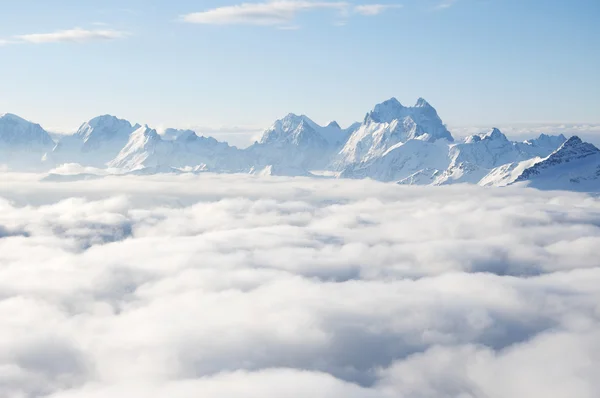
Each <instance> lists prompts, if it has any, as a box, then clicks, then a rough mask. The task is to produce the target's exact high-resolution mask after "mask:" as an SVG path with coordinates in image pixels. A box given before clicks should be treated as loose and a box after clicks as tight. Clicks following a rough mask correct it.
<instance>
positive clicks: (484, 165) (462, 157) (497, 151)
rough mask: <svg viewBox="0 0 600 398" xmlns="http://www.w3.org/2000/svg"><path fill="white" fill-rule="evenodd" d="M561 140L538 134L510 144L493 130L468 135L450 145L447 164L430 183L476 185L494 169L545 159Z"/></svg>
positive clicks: (500, 133) (499, 133) (499, 132)
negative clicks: (510, 164) (533, 137)
mask: <svg viewBox="0 0 600 398" xmlns="http://www.w3.org/2000/svg"><path fill="white" fill-rule="evenodd" d="M564 141H565V137H564V136H548V135H541V136H540V137H539V138H537V139H534V140H530V141H525V142H514V141H509V140H508V138H506V136H505V135H504V134H502V132H501V131H500V130H498V129H496V128H494V129H492V130H490V131H489V132H486V133H483V134H478V135H472V136H470V137H467V138H466V139H465V141H464V142H462V143H458V144H455V145H452V146H451V148H450V151H449V156H450V165H449V167H448V169H447V170H446V171H445V172H444V173H442V174H441V175H440V176H439V177H438V178H436V180H435V182H434V184H435V185H444V184H455V183H470V184H476V183H478V182H479V181H480V180H481V179H482V178H483V177H485V176H486V175H487V174H489V173H490V172H491V171H492V170H493V169H494V168H496V167H499V166H501V165H504V164H508V163H515V162H520V161H524V160H527V159H531V158H534V157H545V156H548V155H549V154H550V153H552V152H553V151H555V150H556V149H557V148H558V147H559V146H560V145H561V144H562V143H563V142H564Z"/></svg>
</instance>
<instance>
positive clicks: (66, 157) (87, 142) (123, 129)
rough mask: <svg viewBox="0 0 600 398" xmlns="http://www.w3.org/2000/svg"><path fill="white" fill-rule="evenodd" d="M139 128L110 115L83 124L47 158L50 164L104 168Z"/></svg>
mask: <svg viewBox="0 0 600 398" xmlns="http://www.w3.org/2000/svg"><path fill="white" fill-rule="evenodd" d="M139 128H140V125H139V124H136V125H132V124H131V123H130V122H128V121H127V120H123V119H119V118H117V117H115V116H111V115H103V116H98V117H95V118H93V119H91V120H90V121H88V122H86V123H83V124H82V125H81V127H79V129H78V130H77V132H76V133H75V134H73V135H70V136H65V137H64V138H63V139H62V140H60V141H59V142H58V144H57V145H56V147H55V148H54V150H53V151H52V153H51V154H50V155H49V162H51V163H54V164H61V163H80V164H86V165H89V166H94V167H103V166H106V164H108V162H110V161H111V160H113V159H114V158H115V156H117V154H118V153H119V152H120V151H121V150H122V149H123V147H124V146H125V145H126V144H127V142H128V141H129V137H130V135H131V134H132V133H133V132H134V131H136V130H138V129H139Z"/></svg>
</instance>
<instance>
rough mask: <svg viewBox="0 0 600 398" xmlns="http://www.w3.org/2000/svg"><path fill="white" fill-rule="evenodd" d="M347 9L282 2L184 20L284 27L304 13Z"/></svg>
mask: <svg viewBox="0 0 600 398" xmlns="http://www.w3.org/2000/svg"><path fill="white" fill-rule="evenodd" d="M347 7H348V3H346V2H323V1H288V0H280V1H271V2H267V3H244V4H240V5H235V6H225V7H219V8H215V9H212V10H208V11H203V12H197V13H192V14H188V15H185V16H183V20H184V21H185V22H190V23H200V24H215V25H226V24H250V25H283V24H288V23H290V22H291V21H292V20H293V19H294V18H295V16H296V15H297V14H298V13H299V12H302V11H308V10H314V9H337V10H343V9H345V8H347Z"/></svg>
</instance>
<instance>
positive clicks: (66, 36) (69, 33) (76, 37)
mask: <svg viewBox="0 0 600 398" xmlns="http://www.w3.org/2000/svg"><path fill="white" fill-rule="evenodd" d="M125 36H127V33H126V32H122V31H118V30H113V29H94V30H88V29H82V28H74V29H68V30H59V31H56V32H50V33H33V34H26V35H20V36H16V39H18V40H20V41H22V42H26V43H33V44H43V43H63V42H75V43H83V42H89V41H99V40H115V39H120V38H123V37H125Z"/></svg>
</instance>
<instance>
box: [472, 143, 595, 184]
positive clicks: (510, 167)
mask: <svg viewBox="0 0 600 398" xmlns="http://www.w3.org/2000/svg"><path fill="white" fill-rule="evenodd" d="M480 184H481V185H486V186H506V185H512V184H524V185H527V186H530V187H534V188H540V189H568V190H574V191H598V190H600V149H598V148H596V147H595V146H594V145H592V144H589V143H586V142H583V141H581V139H580V138H579V137H577V136H573V137H571V138H569V139H568V140H567V141H566V142H565V143H564V144H562V146H561V147H560V148H559V149H557V150H556V151H554V152H553V153H552V154H550V155H549V156H547V157H546V158H544V159H540V158H536V159H531V160H527V161H523V162H517V163H510V164H507V165H503V166H502V167H500V168H497V169H495V170H493V171H492V172H490V173H489V174H488V175H487V176H485V177H484V178H483V179H482V180H481V182H480Z"/></svg>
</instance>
